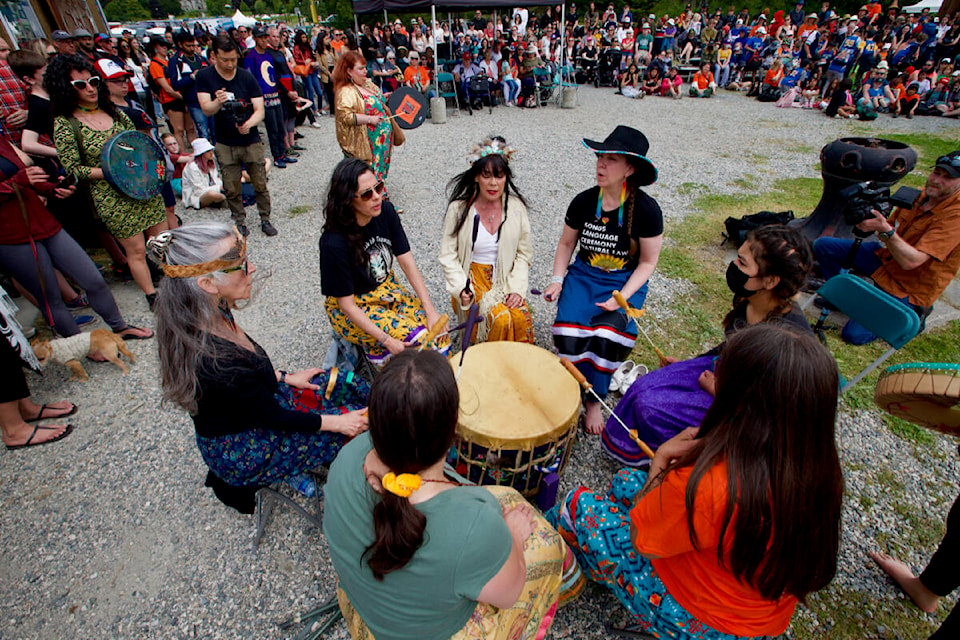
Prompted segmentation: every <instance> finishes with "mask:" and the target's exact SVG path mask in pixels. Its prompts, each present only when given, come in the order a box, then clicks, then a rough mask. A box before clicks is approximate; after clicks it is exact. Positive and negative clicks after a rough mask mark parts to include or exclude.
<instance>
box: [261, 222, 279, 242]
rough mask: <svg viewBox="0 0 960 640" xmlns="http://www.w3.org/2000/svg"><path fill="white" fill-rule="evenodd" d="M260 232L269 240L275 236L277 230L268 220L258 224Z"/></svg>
mask: <svg viewBox="0 0 960 640" xmlns="http://www.w3.org/2000/svg"><path fill="white" fill-rule="evenodd" d="M260 231H263V234H264V235H267V236H270V237H271V238H272V237H273V236H275V235H277V228H276V227H274V226H273V224H271V222H270V221H269V220H263V221H261V222H260Z"/></svg>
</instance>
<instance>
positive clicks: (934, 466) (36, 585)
mask: <svg viewBox="0 0 960 640" xmlns="http://www.w3.org/2000/svg"><path fill="white" fill-rule="evenodd" d="M580 102H581V106H580V107H579V108H577V109H575V110H559V109H556V108H554V107H548V108H545V109H543V110H540V111H536V112H534V111H530V110H520V109H509V108H504V107H501V108H498V109H495V110H494V113H493V114H492V115H490V114H488V113H487V112H486V111H484V112H482V113H477V114H475V115H473V116H472V117H471V116H468V115H466V114H465V113H464V114H462V115H460V116H452V115H448V123H447V124H446V125H443V126H437V125H433V124H431V123H429V122H428V123H427V124H425V125H423V126H422V127H421V128H420V129H418V130H416V131H412V132H409V133H408V136H407V139H408V141H407V143H406V145H405V146H404V147H402V148H400V149H397V150H396V153H395V157H394V161H393V165H392V168H391V173H390V178H391V179H390V183H389V188H390V192H391V195H392V197H393V199H394V201H395V202H396V203H397V204H398V206H400V207H402V208H403V209H404V210H405V213H404V216H403V217H404V225H405V228H406V230H407V234H408V235H409V237H410V240H411V244H412V246H413V248H414V254H415V256H416V257H417V261H418V264H419V266H420V268H421V271H422V272H423V273H424V276H425V278H426V281H427V284H428V287H429V290H430V293H431V295H432V296H434V300H435V302H436V304H437V307H438V308H440V309H441V310H445V309H446V308H447V302H446V300H445V295H444V294H443V290H442V279H441V274H440V269H439V266H438V265H437V263H436V260H435V255H436V252H437V248H438V242H439V236H438V234H439V227H440V223H441V216H442V212H443V210H444V205H445V198H444V187H445V184H446V182H447V180H449V179H450V178H451V177H452V176H453V175H454V174H455V173H457V172H459V171H461V170H462V169H464V168H465V167H466V166H467V165H466V160H465V156H466V154H467V153H468V152H469V150H470V148H471V146H472V144H473V143H474V142H476V141H478V140H480V139H482V138H483V137H485V136H487V135H490V134H501V135H504V136H505V137H506V138H507V140H508V141H509V142H510V144H512V145H513V146H515V147H516V148H518V149H519V150H520V151H519V153H518V154H517V156H516V157H515V162H514V164H513V167H514V170H515V173H516V180H517V184H518V185H519V187H520V189H521V190H522V191H523V193H524V194H525V196H526V197H527V198H528V200H529V201H530V203H531V211H532V214H531V216H532V217H531V224H532V229H533V234H534V246H535V252H536V255H535V259H534V262H533V267H532V272H531V286H539V287H540V288H543V287H544V286H545V284H546V281H547V279H548V277H549V275H550V269H551V263H552V256H553V250H554V248H555V245H556V241H557V239H558V237H559V233H560V228H561V222H562V219H563V214H564V212H565V209H566V206H567V204H568V203H569V201H570V200H571V198H572V197H573V196H574V195H575V194H576V193H577V192H579V191H580V190H582V189H585V188H587V187H589V186H590V185H591V184H592V171H593V163H592V158H591V155H590V154H589V153H588V152H587V151H586V150H585V149H584V148H583V147H582V146H581V145H580V142H579V140H580V138H581V137H584V136H586V137H591V138H601V139H602V138H603V137H604V136H605V135H606V134H607V133H608V132H609V131H611V130H612V129H613V127H614V126H615V125H617V124H621V123H622V124H629V125H632V126H635V127H638V128H640V129H641V130H643V131H644V132H645V133H646V134H647V136H648V137H649V138H650V141H651V151H650V157H651V159H652V160H653V162H654V163H655V164H656V165H657V167H658V168H659V171H660V180H659V182H658V183H657V184H656V185H655V186H654V187H652V188H651V189H650V193H651V194H652V195H653V196H654V197H656V198H657V199H658V200H659V202H660V204H661V206H662V208H663V210H664V212H665V214H666V216H667V218H668V219H670V220H678V219H681V218H682V217H683V216H685V215H687V214H688V213H690V212H691V206H692V205H691V203H692V202H693V199H694V197H695V196H696V195H697V194H696V191H697V190H696V189H691V188H690V185H689V184H688V185H686V188H684V189H678V187H680V186H681V185H682V184H684V183H695V184H702V185H708V187H709V189H710V190H711V191H713V192H718V193H736V192H737V189H738V187H735V186H732V185H731V183H732V181H733V180H734V179H736V178H739V177H742V176H745V175H747V174H750V175H753V176H755V178H754V179H755V181H756V185H757V188H758V189H763V188H766V187H768V186H769V185H770V184H771V183H772V181H773V180H775V179H776V178H779V177H796V176H809V177H816V176H817V173H816V170H815V169H814V165H815V163H816V162H817V151H818V150H819V148H820V147H821V146H822V145H823V144H825V143H826V142H829V141H830V140H832V139H834V138H836V137H840V136H843V135H849V134H851V133H852V132H857V133H862V131H864V130H865V129H867V130H871V131H877V132H893V131H896V132H914V131H927V132H930V133H933V134H936V135H945V136H946V135H949V136H951V137H954V136H955V135H956V122H954V121H943V120H940V119H933V118H918V119H915V120H912V121H905V120H891V119H888V118H881V119H880V120H878V121H876V122H874V123H872V124H867V125H861V124H860V123H855V122H853V121H840V120H831V119H827V118H825V117H823V116H822V115H821V114H820V113H814V112H808V111H802V110H799V109H793V110H782V109H776V108H774V107H773V106H772V105H769V104H761V103H757V102H755V101H753V100H748V99H746V98H744V97H743V96H740V95H733V94H724V95H722V96H720V97H718V98H716V99H713V100H709V101H701V100H691V99H684V100H682V101H680V102H674V101H670V100H664V99H657V98H647V99H646V100H642V101H636V100H627V99H625V98H622V97H619V96H615V95H613V94H612V91H610V90H595V89H593V88H592V87H591V88H584V89H582V90H581V92H580ZM322 125H323V127H322V128H321V129H317V130H315V129H311V128H304V129H303V132H304V134H305V135H306V138H305V140H304V142H305V143H306V145H305V146H308V147H309V149H310V150H309V151H308V152H306V153H305V154H304V156H303V158H302V159H301V162H300V163H299V164H297V165H295V166H292V167H290V168H288V169H285V170H283V171H274V173H273V175H272V177H271V193H272V196H273V202H274V216H273V220H274V223H275V224H276V226H277V228H278V229H279V231H280V235H279V237H277V238H273V239H270V238H266V237H264V236H263V235H262V234H260V232H259V230H258V228H257V227H256V225H255V218H253V217H252V218H251V222H252V223H254V224H251V229H252V235H251V237H250V246H251V250H252V259H253V261H254V262H255V263H256V264H257V266H259V267H261V268H263V267H270V268H271V269H272V272H273V277H272V278H271V279H270V280H268V281H267V286H266V287H265V288H264V290H263V291H262V293H261V294H260V295H259V297H258V299H257V300H256V302H255V304H253V305H251V306H250V307H249V308H248V309H246V310H244V311H242V312H240V313H238V315H237V317H238V321H239V322H240V323H241V324H242V325H243V326H244V327H245V328H246V330H247V331H248V332H249V333H250V334H251V335H252V336H253V337H254V338H255V339H257V340H258V341H259V342H260V344H262V345H263V346H264V348H266V350H267V352H268V353H269V354H270V355H271V357H272V359H273V362H274V364H275V365H276V366H277V367H283V368H286V369H289V370H293V369H296V368H298V367H306V366H312V365H315V364H318V363H319V362H320V361H321V360H322V358H323V356H324V353H325V352H326V349H327V347H328V345H329V343H330V339H329V332H330V329H329V326H328V322H327V320H326V317H325V315H324V313H323V310H322V306H321V305H322V299H321V296H320V286H319V277H318V273H317V270H318V266H317V250H316V249H317V239H318V237H319V229H320V224H321V220H320V216H319V203H320V200H321V197H322V195H321V194H322V191H323V189H324V188H325V186H326V184H327V180H328V177H329V175H330V172H331V170H332V168H333V166H334V165H335V164H336V162H337V161H338V160H339V159H340V151H339V148H338V147H337V145H336V142H335V137H334V128H333V120H332V118H329V117H328V118H323V119H322ZM249 211H250V212H251V214H252V215H255V214H253V211H254V209H253V208H250V209H249ZM301 211H305V212H303V213H299V214H298V213H297V212H301ZM181 214H182V215H183V217H184V219H185V220H188V221H189V220H195V219H199V218H201V217H217V218H219V219H226V218H227V215H226V214H225V213H221V212H213V211H208V212H201V213H198V212H195V211H189V212H181ZM719 268H720V266H719V265H718V269H719ZM691 287H692V285H690V284H689V283H687V282H683V281H676V280H670V279H667V278H664V277H662V276H659V275H658V276H655V277H654V279H653V282H652V285H651V291H650V297H649V308H650V309H651V313H652V314H655V315H656V317H658V318H668V317H669V316H670V315H671V309H672V308H676V307H677V306H678V305H681V304H683V296H684V295H685V294H687V293H688V292H689V291H690V290H691ZM114 291H115V294H116V295H117V298H118V300H119V302H120V307H121V309H122V310H123V311H124V313H125V315H126V316H127V317H128V319H129V320H130V321H132V322H138V323H144V324H146V325H150V324H151V323H152V318H151V316H150V314H149V313H148V311H147V308H146V304H145V302H144V300H143V297H142V296H141V295H140V294H139V292H138V290H137V289H136V287H135V286H134V285H133V284H132V283H129V284H117V285H115V286H114ZM723 303H724V304H725V303H726V301H724V302H723ZM718 304H720V301H718ZM533 309H534V313H535V319H536V334H537V341H538V344H540V345H541V346H550V344H551V343H550V340H549V325H550V322H551V321H552V319H553V310H552V309H551V308H549V307H548V305H546V304H545V303H543V302H542V301H541V300H539V299H534V300H533ZM131 348H132V349H133V351H134V352H135V353H136V355H137V356H138V362H137V363H136V364H135V365H134V366H133V367H132V369H131V373H130V375H129V376H126V377H121V376H120V374H119V371H117V370H116V369H115V368H113V367H112V366H110V365H107V364H103V365H100V364H94V363H89V364H88V365H86V368H87V369H88V372H89V373H90V381H89V382H88V383H86V384H82V383H78V382H69V381H68V374H67V372H66V370H64V369H61V368H57V367H53V368H50V369H48V370H47V371H46V372H45V374H44V375H43V376H42V377H39V376H34V375H30V384H31V388H32V390H33V392H34V398H35V399H36V400H38V401H52V400H55V399H60V398H68V399H71V400H73V401H74V402H76V403H77V404H79V405H80V406H81V410H80V412H79V414H78V415H76V416H75V417H74V418H73V422H74V423H75V424H76V425H77V427H78V429H77V431H76V432H75V433H74V434H73V435H71V436H70V438H68V439H67V440H65V441H63V442H61V443H58V444H56V445H53V446H50V447H43V448H40V449H34V450H26V451H22V452H6V451H3V452H2V453H0V493H2V494H3V495H4V496H5V499H4V509H3V510H2V513H0V531H2V532H3V538H4V545H3V546H2V548H0V581H2V582H3V584H4V585H6V594H5V602H4V607H3V613H2V614H0V615H2V622H0V639H3V640H6V639H12V638H62V637H69V638H78V639H82V638H105V637H110V638H195V637H196V638H272V637H279V636H282V634H281V633H280V632H279V630H278V628H277V626H276V624H277V622H278V621H279V620H281V619H284V618H286V617H288V616H290V615H292V614H294V613H296V612H298V611H301V610H304V609H306V608H308V607H310V606H312V605H314V604H315V603H316V602H318V601H319V600H322V599H325V598H326V597H327V596H328V595H329V594H331V593H332V591H333V588H334V576H333V571H332V569H331V565H330V562H329V559H328V557H327V550H326V546H325V541H324V538H323V536H322V535H321V534H320V532H319V531H318V530H317V529H315V528H310V527H308V526H307V525H305V524H303V523H302V522H301V521H300V520H298V519H295V518H294V517H293V516H292V515H290V514H289V513H287V512H284V511H280V512H279V513H277V514H275V516H274V519H273V521H272V523H271V524H270V526H269V528H268V530H267V534H266V536H265V538H264V541H263V543H262V544H261V546H260V549H259V551H257V552H254V551H252V549H251V542H252V538H253V534H254V523H253V520H252V518H250V517H247V516H241V515H238V514H236V513H235V512H233V511H232V510H230V509H228V508H226V507H224V506H222V505H221V504H220V503H219V502H218V501H217V500H216V499H215V498H214V496H213V495H212V493H211V492H210V491H209V490H207V489H205V488H204V487H203V478H204V474H205V467H204V465H203V462H202V461H201V459H200V456H199V455H198V454H197V450H196V446H195V443H194V436H193V427H192V423H191V422H190V420H189V419H188V417H187V416H186V415H184V414H183V413H182V412H181V411H179V410H176V409H173V408H166V407H161V405H160V390H159V380H158V376H157V359H156V352H155V347H154V344H153V343H152V342H136V343H131ZM841 436H842V445H843V458H844V462H845V465H846V467H847V470H848V474H847V482H848V494H849V495H850V497H851V499H849V500H848V501H847V507H846V510H845V513H844V531H845V538H844V545H843V550H842V558H841V567H840V572H839V575H838V577H837V583H838V585H840V586H841V587H843V588H844V589H848V590H852V591H855V592H858V593H863V594H868V600H869V599H876V600H877V601H888V600H898V601H900V602H899V604H900V605H902V606H906V604H905V603H904V602H902V600H903V599H902V597H901V596H899V595H897V592H896V591H895V590H894V589H893V588H892V587H891V586H890V584H889V583H888V581H886V580H885V579H884V578H882V577H881V576H880V575H879V573H878V571H877V570H875V569H874V568H872V567H868V566H867V565H866V564H865V563H864V556H863V553H864V550H865V549H867V548H872V547H873V544H874V543H873V541H874V539H875V538H876V537H877V536H878V535H881V534H886V535H888V536H889V537H890V538H891V539H892V540H902V539H903V538H904V530H905V527H906V524H905V522H906V521H905V520H904V519H903V517H902V516H900V515H898V512H897V510H895V508H894V507H895V506H897V505H900V506H903V505H905V506H906V507H908V508H909V509H911V510H914V511H916V512H918V513H921V514H925V515H927V516H929V517H930V518H932V519H934V520H939V521H940V522H942V521H943V517H944V515H945V513H946V510H947V509H948V508H949V505H950V503H951V502H952V500H953V498H954V496H955V492H956V488H955V486H954V482H953V480H954V479H955V478H956V477H957V471H958V465H957V462H956V456H955V450H954V444H953V443H952V442H951V441H950V440H948V439H947V438H945V437H939V436H938V439H937V442H936V445H935V446H933V447H931V448H929V449H924V450H922V451H914V450H913V447H912V445H910V444H909V443H906V442H905V441H903V440H901V439H899V438H898V437H896V436H894V435H892V434H891V433H890V432H889V431H888V430H887V429H886V428H885V427H884V426H883V425H882V423H881V422H880V420H879V417H878V414H877V413H876V412H875V411H855V412H845V413H844V414H843V416H842V419H841ZM881 466H886V467H888V468H889V469H891V471H892V476H893V477H894V478H896V479H898V480H899V482H900V483H902V488H901V489H898V490H896V491H892V490H890V488H889V487H888V486H885V485H884V484H883V483H882V480H883V479H882V478H879V479H878V475H877V470H878V469H879V468H880V467H881ZM614 470H615V465H614V464H613V463H611V462H609V461H607V460H606V459H605V458H604V457H603V456H602V455H601V454H600V451H599V446H598V443H597V440H596V439H595V438H594V439H589V440H587V441H581V443H580V444H579V445H578V447H577V449H576V451H575V454H574V457H573V460H572V463H571V465H570V467H569V468H568V470H567V473H566V475H565V477H564V482H563V484H564V488H568V487H570V486H574V485H576V484H587V485H589V486H592V487H598V488H599V487H602V486H603V485H604V484H605V483H606V482H607V481H608V479H609V477H610V475H611V474H612V472H613V471H614ZM860 496H868V497H869V499H861V498H860ZM868 504H869V505H870V506H865V505H868ZM901 511H902V509H901ZM811 517H815V514H811ZM894 549H895V548H894ZM932 551H933V548H932V546H929V545H928V546H926V547H924V548H911V547H909V546H908V547H906V548H904V549H903V550H902V551H901V554H902V555H903V556H904V557H906V558H907V559H908V561H910V562H912V563H914V564H915V565H917V566H922V564H923V562H924V561H925V559H926V558H927V557H928V556H929V554H930V553H931V552H932ZM895 604H896V603H895ZM611 610H615V603H614V601H613V599H612V598H611V597H610V596H608V595H606V593H605V592H603V591H602V590H600V589H598V588H596V587H591V588H590V590H589V591H588V592H587V596H586V597H584V598H581V599H580V600H579V601H578V602H577V603H575V604H574V605H572V606H571V607H569V608H567V609H565V610H563V611H561V612H560V614H559V615H558V617H557V621H556V624H555V625H554V628H553V632H552V637H556V638H602V637H605V634H604V632H603V624H604V622H605V621H607V620H608V619H610V617H611V614H610V611H611ZM799 615H801V616H812V614H810V613H805V612H804V613H801V614H799ZM917 616H918V627H919V624H920V622H921V621H920V618H923V617H924V615H923V614H919V613H918V614H917ZM819 623H820V624H821V625H822V627H823V628H824V629H826V628H829V621H827V620H822V621H819ZM864 628H865V631H864V635H866V636H872V635H880V632H877V631H876V629H873V628H871V627H870V626H869V625H865V627H864ZM826 635H830V634H829V633H827V634H826ZM918 635H919V634H918ZM330 637H335V638H344V637H346V631H345V629H344V628H343V627H340V628H339V630H338V631H337V632H336V633H334V634H332V635H331V636H330Z"/></svg>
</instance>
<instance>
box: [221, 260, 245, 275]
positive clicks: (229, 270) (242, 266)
mask: <svg viewBox="0 0 960 640" xmlns="http://www.w3.org/2000/svg"><path fill="white" fill-rule="evenodd" d="M236 271H243V275H245V276H246V275H250V261H249V260H248V259H247V258H244V259H243V264H238V265H237V266H235V267H227V268H226V269H220V273H234V272H236Z"/></svg>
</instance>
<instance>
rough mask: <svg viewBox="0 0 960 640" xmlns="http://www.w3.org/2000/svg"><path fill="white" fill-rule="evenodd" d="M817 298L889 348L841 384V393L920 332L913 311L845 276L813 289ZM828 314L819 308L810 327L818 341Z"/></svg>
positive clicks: (872, 287)
mask: <svg viewBox="0 0 960 640" xmlns="http://www.w3.org/2000/svg"><path fill="white" fill-rule="evenodd" d="M817 295H818V296H820V297H821V298H823V299H824V300H825V301H827V302H828V303H829V305H824V307H831V306H832V308H833V309H836V310H837V311H840V312H841V313H843V314H845V315H846V316H847V317H849V318H850V319H851V320H853V321H855V322H858V323H860V324H861V325H862V326H864V327H866V328H867V329H868V330H869V331H870V332H871V333H873V334H874V335H875V336H877V337H878V338H880V339H881V340H883V341H884V342H886V343H887V344H888V345H890V348H889V349H887V351H885V352H884V353H883V354H882V355H881V356H880V357H879V358H877V359H876V360H874V361H873V362H871V363H870V364H869V365H867V367H866V368H865V369H864V370H863V371H861V372H860V373H858V374H857V375H856V376H854V377H853V379H852V380H850V381H849V382H846V383H844V384H843V386H842V387H841V389H840V393H841V394H843V393H846V392H847V391H848V390H850V389H851V388H852V387H853V386H854V385H855V384H857V383H858V382H860V381H861V380H863V379H864V378H865V377H866V376H867V375H869V374H870V372H871V371H873V370H874V369H876V368H877V367H879V366H880V365H881V364H882V363H883V362H884V361H885V360H886V359H887V358H889V357H890V356H892V355H893V354H894V353H895V352H896V351H897V350H898V349H900V348H902V347H903V346H904V345H905V344H907V343H908V342H910V341H911V340H913V338H914V336H916V335H917V334H918V333H919V332H920V318H919V317H918V316H917V314H916V312H914V310H913V309H911V308H910V307H908V306H907V305H905V304H904V303H902V302H900V301H899V300H897V299H896V298H894V297H893V296H891V295H890V294H889V293H886V292H885V291H882V290H880V289H878V288H877V287H875V286H873V285H872V284H870V283H869V282H866V281H864V280H862V279H860V278H858V277H856V276H853V275H850V274H849V273H841V274H840V275H838V276H834V277H833V278H830V279H829V280H827V281H826V282H825V283H823V286H822V287H820V289H818V290H817ZM830 311H831V309H830V308H825V309H823V310H822V311H821V312H820V318H818V319H817V324H816V326H815V327H814V331H816V332H817V333H818V335H820V336H821V339H822V335H823V324H824V322H825V321H826V319H827V316H828V315H830Z"/></svg>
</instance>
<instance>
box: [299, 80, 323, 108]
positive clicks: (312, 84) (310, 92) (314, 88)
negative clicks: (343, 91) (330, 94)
mask: <svg viewBox="0 0 960 640" xmlns="http://www.w3.org/2000/svg"><path fill="white" fill-rule="evenodd" d="M302 78H303V91H304V93H306V94H307V96H306V97H307V100H309V101H310V102H312V103H313V110H314V111H320V109H321V108H322V107H323V89H322V88H320V78H319V77H317V74H316V72H314V73H310V74H307V75H305V76H302Z"/></svg>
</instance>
